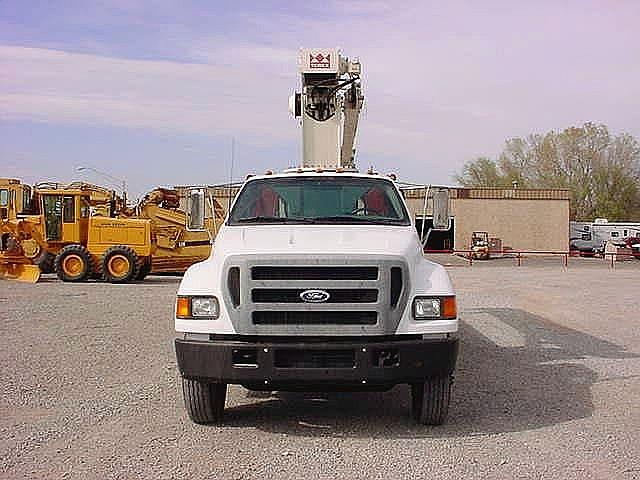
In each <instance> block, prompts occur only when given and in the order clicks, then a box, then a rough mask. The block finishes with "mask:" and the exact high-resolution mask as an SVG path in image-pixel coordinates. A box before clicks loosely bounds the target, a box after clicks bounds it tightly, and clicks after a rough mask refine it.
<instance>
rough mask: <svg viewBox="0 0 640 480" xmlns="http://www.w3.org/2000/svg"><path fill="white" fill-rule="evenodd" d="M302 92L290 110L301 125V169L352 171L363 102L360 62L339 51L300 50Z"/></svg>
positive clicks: (291, 102)
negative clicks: (346, 169) (343, 169)
mask: <svg viewBox="0 0 640 480" xmlns="http://www.w3.org/2000/svg"><path fill="white" fill-rule="evenodd" d="M299 65H300V73H301V77H302V92H301V93H296V94H295V95H294V96H293V97H291V100H290V103H289V110H290V111H291V113H292V114H293V115H294V116H295V117H299V118H300V123H301V125H302V167H303V168H304V167H306V168H316V167H318V168H326V169H333V168H355V161H354V155H355V149H354V144H355V138H356V132H357V129H358V116H359V115H360V110H361V109H362V105H363V102H364V96H363V95H362V86H361V83H360V71H361V66H360V62H359V61H358V60H357V59H351V60H350V59H348V58H346V57H343V56H342V55H341V54H340V51H339V50H338V49H306V48H303V49H301V50H300V60H299Z"/></svg>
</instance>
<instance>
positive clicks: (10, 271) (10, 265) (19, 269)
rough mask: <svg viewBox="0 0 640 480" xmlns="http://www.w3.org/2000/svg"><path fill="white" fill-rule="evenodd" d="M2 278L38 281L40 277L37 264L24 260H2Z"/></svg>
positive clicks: (0, 262) (29, 281)
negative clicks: (23, 261) (24, 261)
mask: <svg viewBox="0 0 640 480" xmlns="http://www.w3.org/2000/svg"><path fill="white" fill-rule="evenodd" d="M0 278H4V279H6V280H17V281H19V282H28V283H36V282H37V281H38V280H39V279H40V269H39V268H38V266H37V265H30V264H27V263H22V262H11V261H0Z"/></svg>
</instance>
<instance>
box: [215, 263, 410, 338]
mask: <svg viewBox="0 0 640 480" xmlns="http://www.w3.org/2000/svg"><path fill="white" fill-rule="evenodd" d="M222 281H223V282H224V283H225V284H226V287H227V292H228V294H227V295H225V296H224V301H225V302H226V307H227V311H228V312H229V315H230V318H231V322H232V323H233V326H234V329H235V331H236V332H237V333H238V334H241V335H305V336H314V335H319V336H336V337H337V336H349V335H391V334H393V333H394V332H396V331H397V328H398V324H399V323H400V318H401V317H402V313H403V312H404V310H405V307H406V305H407V302H408V294H409V291H410V278H409V269H408V267H407V264H406V262H405V260H404V259H403V258H401V257H397V256H391V255H389V256H377V257H375V258H372V256H370V255H357V254H339V255H336V254H334V255H326V256H325V255H317V256H313V257H310V256H309V255H303V254H274V255H269V256H263V255H260V256H258V255H253V254H247V255H234V256H231V257H228V258H227V259H226V260H225V268H224V274H223V277H222ZM314 290H315V291H319V292H315V293H316V294H319V297H318V296H316V297H314V296H313V295H306V296H305V295H302V294H303V293H304V292H307V291H314ZM310 293H312V292H310ZM323 293H325V294H328V296H327V295H323ZM303 297H304V298H306V300H307V301H304V298H303ZM323 297H324V298H323ZM314 298H315V299H317V301H315V302H314V301H313V300H314Z"/></svg>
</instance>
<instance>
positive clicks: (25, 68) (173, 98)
mask: <svg viewBox="0 0 640 480" xmlns="http://www.w3.org/2000/svg"><path fill="white" fill-rule="evenodd" d="M0 63H2V65H3V69H4V71H5V74H4V75H3V76H2V77H0V116H1V117H2V118H4V119H30V120H36V121H43V122H52V123H64V122H72V123H80V124H104V125H115V126H122V127H142V128H152V129H157V130H170V131H179V132H185V133H198V134H207V135H212V136H214V135H227V134H236V135H242V134H245V135H248V136H250V137H252V138H261V139H262V140H263V141H264V140H265V139H268V141H269V142H278V141H282V140H289V139H291V138H293V137H294V135H295V131H294V130H295V128H294V127H295V122H294V121H293V120H291V119H289V118H288V112H287V103H286V94H287V82H286V80H284V79H283V78H282V77H281V75H280V72H279V70H278V69H273V68H266V67H261V66H259V65H258V64H257V63H246V62H245V63H244V64H241V65H240V66H234V65H215V66H214V65H203V64H195V63H179V62H169V61H149V60H126V59H119V58H109V57H101V56H95V55H86V54H76V53H68V52H62V51H56V50H47V49H37V48H24V47H14V46H0Z"/></svg>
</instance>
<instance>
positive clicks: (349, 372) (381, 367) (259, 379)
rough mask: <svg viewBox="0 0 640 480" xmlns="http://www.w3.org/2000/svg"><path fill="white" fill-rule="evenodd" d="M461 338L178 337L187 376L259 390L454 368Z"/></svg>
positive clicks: (388, 380) (346, 383) (385, 379)
mask: <svg viewBox="0 0 640 480" xmlns="http://www.w3.org/2000/svg"><path fill="white" fill-rule="evenodd" d="M458 345H459V343H458V339H457V338H445V339H437V340H432V339H422V338H412V339H407V340H398V339H396V338H393V339H389V337H386V338H385V339H384V340H377V339H371V338H370V337H369V338H363V339H354V340H348V341H344V340H337V341H336V340H333V339H331V340H326V341H313V342H309V341H296V340H294V341H291V339H286V340H284V339H282V340H280V339H276V340H271V339H269V341H262V340H254V339H246V337H244V338H242V339H213V340H210V341H194V340H183V339H176V341H175V346H176V356H177V359H178V368H179V370H180V373H181V374H182V376H183V377H185V378H191V379H200V380H205V381H210V382H218V383H230V384H240V385H244V386H246V387H249V388H252V389H255V390H260V389H263V390H298V389H307V388H313V387H318V388H320V387H321V388H324V389H345V388H347V389H376V388H389V387H392V386H393V385H396V384H401V383H417V382H422V381H424V379H426V378H430V377H436V376H442V375H449V374H451V373H453V370H454V368H455V364H456V359H457V357H458Z"/></svg>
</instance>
